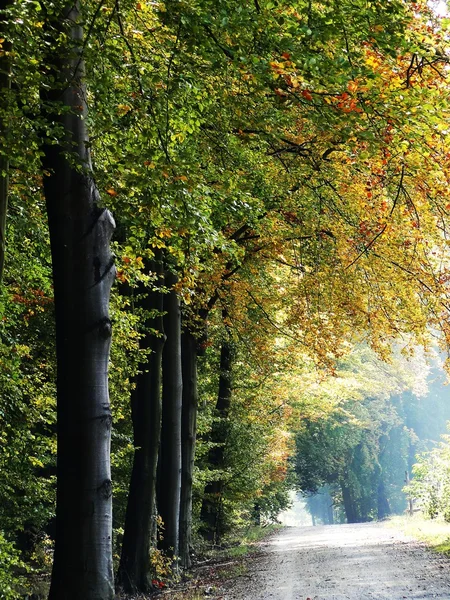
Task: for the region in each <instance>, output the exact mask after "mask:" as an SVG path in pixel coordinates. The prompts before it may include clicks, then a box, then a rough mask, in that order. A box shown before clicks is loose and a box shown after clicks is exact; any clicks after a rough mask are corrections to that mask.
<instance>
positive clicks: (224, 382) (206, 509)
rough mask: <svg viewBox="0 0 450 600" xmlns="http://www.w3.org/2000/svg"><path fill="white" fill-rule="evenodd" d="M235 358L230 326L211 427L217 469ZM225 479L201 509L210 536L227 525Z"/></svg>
mask: <svg viewBox="0 0 450 600" xmlns="http://www.w3.org/2000/svg"><path fill="white" fill-rule="evenodd" d="M232 362H233V347H232V341H231V335H230V332H229V330H228V328H227V332H226V337H225V338H224V340H223V341H222V347H221V350H220V377H219V393H218V397H217V403H216V415H217V416H218V417H219V418H218V420H216V421H215V422H214V424H213V427H212V429H211V438H210V439H211V442H212V443H213V444H214V445H213V447H212V448H211V450H210V451H209V453H208V463H209V465H210V467H212V468H213V469H216V470H221V469H223V468H224V458H225V443H226V441H227V437H228V424H227V418H228V414H229V412H230V406H231V395H232V389H233V388H232V376H231V368H232ZM222 494H223V480H221V479H220V478H218V479H217V480H215V481H211V482H210V483H208V484H207V485H206V487H205V493H204V498H203V503H202V508H201V513H200V520H201V522H202V525H201V527H200V533H201V534H202V535H203V537H204V538H205V539H207V540H211V541H215V542H216V543H217V542H218V541H219V540H220V538H221V537H222V535H223V534H224V533H225V530H226V526H225V523H224V519H223V516H224V515H223V511H222Z"/></svg>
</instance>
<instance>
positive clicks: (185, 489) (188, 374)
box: [179, 330, 198, 569]
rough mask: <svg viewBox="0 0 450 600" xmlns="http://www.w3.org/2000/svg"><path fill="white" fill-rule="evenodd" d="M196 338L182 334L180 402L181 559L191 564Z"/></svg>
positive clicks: (185, 566) (195, 418) (195, 414)
mask: <svg viewBox="0 0 450 600" xmlns="http://www.w3.org/2000/svg"><path fill="white" fill-rule="evenodd" d="M197 356H198V353H197V340H196V339H195V337H194V336H193V335H192V333H191V332H190V331H189V330H185V331H184V332H183V334H182V336H181V361H182V373H183V396H182V401H183V406H182V416H181V419H182V421H181V456H182V465H181V501H180V549H179V555H180V563H181V566H182V567H183V568H185V569H188V568H189V567H190V566H191V548H192V481H193V473H194V458H195V441H196V437H197V410H198V388H197Z"/></svg>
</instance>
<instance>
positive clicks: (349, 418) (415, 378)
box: [295, 349, 448, 523]
mask: <svg viewBox="0 0 450 600" xmlns="http://www.w3.org/2000/svg"><path fill="white" fill-rule="evenodd" d="M355 359H356V360H355ZM418 360H419V359H418V357H416V358H415V359H414V361H413V362H411V363H410V364H409V365H408V362H406V361H405V360H404V359H403V360H402V361H400V362H399V361H398V360H397V361H394V363H393V364H392V365H390V366H389V367H388V366H387V365H383V364H382V363H381V362H379V361H377V360H376V359H375V358H374V356H373V355H371V353H370V352H369V351H368V350H367V349H366V350H364V349H359V350H358V349H356V350H354V352H353V355H350V356H349V358H347V359H346V360H344V361H343V362H342V363H341V364H340V369H338V371H337V373H336V375H337V379H336V381H335V382H334V386H335V389H336V394H337V395H338V396H339V395H340V394H342V392H343V390H345V389H346V387H347V386H349V387H347V391H346V392H344V393H345V396H344V397H343V398H342V399H341V400H337V401H336V403H335V405H334V406H333V407H332V408H330V409H328V410H329V412H328V411H327V414H326V416H325V417H322V418H321V419H317V418H315V417H314V416H313V417H310V418H302V417H301V416H300V417H299V421H298V425H297V434H296V459H295V469H296V473H297V477H298V485H299V486H300V488H301V489H302V490H303V491H304V492H310V493H315V492H317V491H318V490H319V489H320V488H321V487H322V486H327V490H329V491H330V492H331V495H332V497H333V504H334V506H335V508H336V509H339V508H340V509H341V510H343V511H344V513H345V517H346V520H347V521H348V522H349V523H353V522H364V521H368V520H373V519H377V518H378V519H382V518H385V517H386V516H388V515H389V514H391V513H400V512H402V511H403V510H404V508H405V497H404V495H403V493H402V488H403V487H404V483H405V481H404V479H405V472H406V471H409V470H410V460H411V456H414V454H415V453H416V452H417V451H418V448H420V447H421V446H422V447H423V446H424V445H425V446H426V444H427V443H429V441H428V440H427V439H426V437H425V435H424V433H425V429H424V427H423V425H424V423H426V422H427V421H429V410H430V409H429V404H428V403H429V402H430V400H427V396H430V398H431V395H430V392H429V391H427V392H426V391H425V390H426V388H425V387H424V384H425V383H426V380H427V375H428V382H427V384H428V385H430V386H431V385H432V382H433V377H434V376H433V377H432V376H430V375H429V373H430V370H429V367H427V366H426V365H425V364H423V363H422V366H419V362H417V361H418ZM356 364H359V366H358V367H357V369H356V370H355V371H353V369H354V367H355V365H356ZM352 365H353V366H352ZM352 372H353V373H354V375H355V377H356V378H357V379H356V381H355V380H354V381H353V382H352V381H351V379H348V378H349V376H350V375H351V373H352ZM361 376H362V379H359V378H360V377H361ZM358 381H359V382H360V384H361V387H359V384H358ZM355 384H356V386H355ZM411 390H415V391H411ZM416 394H418V396H417V395H416ZM444 407H445V404H444V400H443V399H437V400H435V402H434V409H433V410H434V411H436V413H439V412H440V411H441V410H442V408H444ZM417 409H418V410H419V411H420V417H419V418H418V415H417V414H416V415H415V416H414V417H413V415H412V412H415V411H416V410H417ZM447 413H448V411H447ZM445 420H446V417H445V416H444V415H442V414H441V417H440V418H439V419H438V421H439V426H438V428H440V429H441V430H442V427H444V425H445ZM436 425H437V421H436V420H435V422H434V425H433V427H434V426H436Z"/></svg>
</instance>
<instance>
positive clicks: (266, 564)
mask: <svg viewBox="0 0 450 600" xmlns="http://www.w3.org/2000/svg"><path fill="white" fill-rule="evenodd" d="M223 591H224V595H223V598H224V600H307V599H309V600H348V599H350V600H364V599H369V598H370V599H371V600H374V599H375V600H388V599H389V600H401V599H403V598H408V599H417V598H420V599H424V598H427V599H428V598H446V599H447V600H449V599H450V560H448V559H446V558H443V557H442V556H439V555H437V554H434V553H432V552H430V551H428V550H426V549H425V548H424V546H423V545H422V544H420V543H418V542H415V541H413V540H411V539H409V538H406V537H405V536H403V534H401V533H400V532H398V531H397V530H395V529H390V528H388V527H385V526H383V524H377V523H370V524H360V525H331V526H323V527H290V528H286V529H283V530H281V532H280V533H279V534H277V535H276V536H274V537H271V538H270V539H269V540H267V541H266V542H265V543H264V544H263V546H262V552H261V554H260V555H259V556H257V557H256V558H254V559H253V560H252V561H250V562H249V570H248V571H247V573H246V574H245V575H243V576H242V577H240V578H238V579H237V580H236V581H235V582H233V583H230V584H228V585H227V586H226V589H224V590H223Z"/></svg>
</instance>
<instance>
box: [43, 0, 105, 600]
mask: <svg viewBox="0 0 450 600" xmlns="http://www.w3.org/2000/svg"><path fill="white" fill-rule="evenodd" d="M65 18H67V19H68V20H69V22H70V23H71V27H70V30H68V31H69V32H70V36H69V39H71V40H72V41H76V43H79V44H81V42H82V31H81V28H80V27H79V26H78V25H77V23H78V21H79V19H80V15H79V12H78V5H73V6H72V7H71V9H70V11H69V12H68V14H67V15H66V17H65ZM55 25H57V26H58V27H59V28H60V29H62V27H63V19H61V20H60V22H58V23H56V24H55ZM55 46H56V42H55ZM52 64H53V65H54V67H53V71H52V75H53V77H54V78H55V79H54V80H55V81H56V82H59V83H56V84H55V88H56V89H53V90H52V91H51V92H50V93H49V94H48V95H47V97H46V100H47V104H46V106H47V111H48V112H50V110H51V109H50V108H49V106H50V103H51V101H52V100H53V101H54V100H58V101H59V102H62V103H63V104H64V105H65V106H66V107H67V108H68V110H67V111H65V110H63V111H61V109H60V107H59V106H58V107H56V108H55V110H54V113H53V114H49V115H48V118H49V121H54V122H59V123H60V124H61V125H62V127H63V130H64V133H65V139H64V140H63V141H61V142H60V143H59V144H54V145H47V146H45V147H44V154H45V155H44V158H43V167H44V169H45V172H46V175H45V176H44V191H45V197H46V202H47V211H48V219H49V230H50V241H51V251H52V260H53V282H54V291H55V318H56V352H57V436H58V461H57V478H58V479H57V481H58V484H57V505H56V543H55V555H54V563H53V571H52V580H51V589H50V600H62V599H64V600H111V599H112V598H113V596H114V581H113V569H112V502H111V472H110V436H111V411H110V405H109V395H108V359H109V349H110V343H111V321H110V319H109V316H108V305H109V294H110V289H111V284H112V282H113V279H114V275H115V269H114V263H113V258H112V256H111V253H110V250H109V242H110V238H111V235H112V232H113V230H114V226H115V225H114V220H113V218H112V216H111V214H110V213H109V212H108V211H107V210H105V209H100V208H99V207H98V205H97V203H98V200H99V195H98V191H97V189H96V187H95V184H94V182H93V179H92V176H91V165H90V157H89V151H88V149H87V147H86V141H87V131H86V117H87V109H86V104H85V97H86V93H85V92H86V91H85V89H84V88H83V86H82V76H83V73H82V69H83V64H82V61H81V60H80V58H79V54H77V53H76V51H75V50H74V51H69V50H68V48H67V47H66V48H64V52H63V50H62V49H61V48H60V47H58V49H57V50H56V51H54V55H53V56H52ZM48 81H49V82H50V81H52V78H50V77H49V79H48ZM66 152H70V153H71V154H72V157H73V158H72V160H67V158H66V155H65V153H66ZM75 161H78V163H79V165H78V166H74V162H75Z"/></svg>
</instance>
